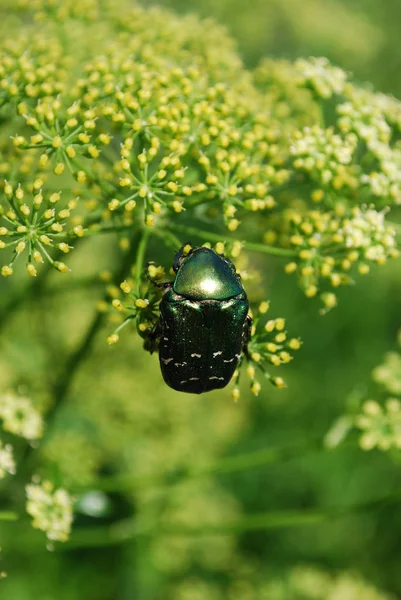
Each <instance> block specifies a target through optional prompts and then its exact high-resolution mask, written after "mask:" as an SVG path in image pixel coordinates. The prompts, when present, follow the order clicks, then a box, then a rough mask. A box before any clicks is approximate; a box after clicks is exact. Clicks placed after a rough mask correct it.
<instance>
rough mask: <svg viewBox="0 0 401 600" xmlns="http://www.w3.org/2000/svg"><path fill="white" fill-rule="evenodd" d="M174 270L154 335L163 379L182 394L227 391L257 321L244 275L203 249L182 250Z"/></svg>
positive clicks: (226, 260)
mask: <svg viewBox="0 0 401 600" xmlns="http://www.w3.org/2000/svg"><path fill="white" fill-rule="evenodd" d="M173 269H174V272H175V273H176V277H175V280H174V281H173V282H171V283H167V284H162V286H163V287H164V288H165V292H164V295H163V298H162V300H161V302H160V317H159V321H158V323H157V324H156V326H155V328H154V330H153V331H152V333H151V335H150V343H151V345H152V347H153V349H154V348H156V347H157V346H158V348H159V359H160V367H161V372H162V375H163V378H164V380H165V382H166V383H167V385H169V386H170V387H172V388H173V389H175V390H178V391H180V392H190V393H193V394H201V393H202V392H208V391H210V390H214V389H217V388H222V387H224V386H226V385H227V383H228V382H229V381H230V379H231V377H232V375H233V373H234V371H235V368H236V366H237V364H238V361H239V359H240V357H241V352H242V351H245V352H246V346H247V342H248V339H249V335H250V329H251V323H252V321H251V318H250V316H249V315H248V310H249V304H248V300H247V296H246V293H245V290H244V288H243V286H242V283H241V279H240V276H239V275H238V274H237V273H236V270H235V267H234V265H233V263H232V262H231V261H230V260H229V259H228V258H225V257H224V256H221V255H219V254H217V252H215V251H214V250H211V249H209V248H204V247H202V248H193V249H192V250H191V251H190V252H189V253H188V254H187V255H185V254H184V252H183V250H182V249H181V250H179V251H178V252H177V254H176V256H175V259H174V264H173Z"/></svg>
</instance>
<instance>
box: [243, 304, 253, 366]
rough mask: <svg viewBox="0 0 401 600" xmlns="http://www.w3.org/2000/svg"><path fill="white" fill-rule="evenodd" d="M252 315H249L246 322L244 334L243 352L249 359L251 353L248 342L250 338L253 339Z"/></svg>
mask: <svg viewBox="0 0 401 600" xmlns="http://www.w3.org/2000/svg"><path fill="white" fill-rule="evenodd" d="M252 322H253V321H252V317H251V316H250V315H247V317H246V320H245V323H244V331H243V334H242V352H243V353H244V354H245V356H246V357H247V358H248V359H249V358H250V354H249V350H248V343H249V340H250V339H251V333H252Z"/></svg>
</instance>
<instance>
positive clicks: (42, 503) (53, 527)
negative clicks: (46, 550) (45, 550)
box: [25, 481, 73, 542]
mask: <svg viewBox="0 0 401 600" xmlns="http://www.w3.org/2000/svg"><path fill="white" fill-rule="evenodd" d="M25 490H26V498H27V502H26V511H27V513H28V514H29V515H30V516H31V517H32V519H33V521H32V526H33V527H34V528H35V529H41V530H42V531H44V532H45V533H46V536H47V538H48V539H49V540H51V541H58V542H66V541H67V540H68V538H69V535H70V531H71V525H72V519H73V513H72V505H73V498H72V497H71V496H70V495H69V494H68V492H66V490H64V489H62V488H55V487H54V485H53V484H52V483H51V482H50V481H43V482H42V483H30V484H28V485H27V486H26V488H25Z"/></svg>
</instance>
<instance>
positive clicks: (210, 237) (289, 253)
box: [167, 223, 297, 258]
mask: <svg viewBox="0 0 401 600" xmlns="http://www.w3.org/2000/svg"><path fill="white" fill-rule="evenodd" d="M167 227H168V228H169V229H172V230H173V231H176V232H178V233H183V234H185V235H189V236H194V237H196V238H198V239H199V238H201V239H203V240H206V241H209V242H221V241H224V240H228V241H235V238H232V237H228V236H224V235H222V234H218V233H213V232H212V231H202V230H200V229H197V228H196V227H188V226H186V225H177V224H176V223H169V224H168V225H167ZM241 242H242V243H243V245H244V248H245V249H246V250H250V251H251V252H261V253H262V254H269V255H270V256H282V257H287V258H293V257H295V256H297V252H296V251H295V250H291V249H290V248H278V247H276V246H268V245H266V244H258V243H254V242H247V241H243V240H241Z"/></svg>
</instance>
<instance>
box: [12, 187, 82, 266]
mask: <svg viewBox="0 0 401 600" xmlns="http://www.w3.org/2000/svg"><path fill="white" fill-rule="evenodd" d="M42 185H43V180H42V179H41V178H37V179H35V180H34V181H33V183H32V184H30V186H29V191H28V193H27V192H26V191H25V190H24V188H23V187H22V186H21V185H18V186H17V187H13V186H12V185H11V184H10V183H8V182H6V183H5V186H4V195H5V197H6V200H7V205H8V206H6V207H4V206H0V223H1V224H2V226H1V227H0V249H1V250H5V251H8V254H10V251H11V258H10V261H9V263H8V264H6V265H3V267H2V268H1V274H2V275H3V277H6V276H8V275H12V273H13V265H14V263H15V261H16V260H17V259H18V258H19V257H20V256H21V255H22V254H24V255H25V256H26V257H27V262H26V269H27V272H28V273H29V275H31V276H33V277H34V276H36V275H37V269H36V264H37V263H42V262H44V260H47V261H49V263H50V264H51V265H52V266H53V267H55V268H56V269H57V270H58V271H60V272H61V273H65V272H67V271H68V267H67V266H66V265H65V263H64V262H61V261H59V260H55V259H53V258H52V256H51V252H54V250H55V249H56V250H58V251H59V252H60V253H63V254H67V253H68V252H69V251H70V250H71V246H69V244H68V243H67V242H66V241H65V240H66V235H65V226H66V223H67V221H68V219H69V218H70V215H71V211H72V210H73V209H74V208H76V206H77V200H76V199H74V200H70V201H68V202H67V203H66V204H65V203H62V202H60V201H61V194H60V193H59V192H53V193H47V194H46V193H45V192H44V191H43V190H42ZM60 205H61V206H60Z"/></svg>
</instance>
